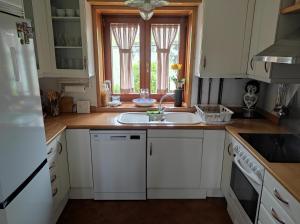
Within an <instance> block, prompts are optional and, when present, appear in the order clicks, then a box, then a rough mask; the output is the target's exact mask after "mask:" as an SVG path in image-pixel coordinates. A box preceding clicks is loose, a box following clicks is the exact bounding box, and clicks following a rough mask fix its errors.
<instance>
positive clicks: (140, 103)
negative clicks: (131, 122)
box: [132, 98, 156, 107]
mask: <svg viewBox="0 0 300 224" xmlns="http://www.w3.org/2000/svg"><path fill="white" fill-rule="evenodd" d="M132 102H133V103H134V104H135V106H137V107H151V106H153V105H154V104H155V103H156V100H155V99H151V98H137V99H134V100H132Z"/></svg>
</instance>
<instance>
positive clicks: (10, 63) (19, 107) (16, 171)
mask: <svg viewBox="0 0 300 224" xmlns="http://www.w3.org/2000/svg"><path fill="white" fill-rule="evenodd" d="M23 22H25V21H24V20H22V19H20V18H16V17H14V16H10V15H7V14H3V13H0V58H1V63H0V74H1V75H0V102H1V103H0V142H1V147H0V189H1V191H0V203H1V202H2V201H4V200H5V199H6V198H7V197H8V196H9V195H10V194H12V193H13V192H14V191H15V190H16V189H17V188H18V187H19V186H20V185H21V184H22V183H23V182H24V181H25V180H26V179H27V178H28V177H29V176H30V175H31V174H32V173H33V172H34V171H35V170H36V168H37V167H38V166H39V165H40V164H41V163H42V162H43V161H44V160H45V159H46V145H45V142H46V140H45V131H44V122H43V115H42V107H41V101H40V90H39V84H38V76H37V69H36V62H35V55H34V47H33V41H32V39H29V42H30V43H29V44H21V42H20V38H19V37H18V34H17V23H23Z"/></svg>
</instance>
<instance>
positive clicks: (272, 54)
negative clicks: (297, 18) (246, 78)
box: [253, 29, 300, 64]
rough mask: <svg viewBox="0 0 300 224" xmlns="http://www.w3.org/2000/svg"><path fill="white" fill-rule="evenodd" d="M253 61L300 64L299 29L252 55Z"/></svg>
mask: <svg viewBox="0 0 300 224" xmlns="http://www.w3.org/2000/svg"><path fill="white" fill-rule="evenodd" d="M253 60H255V61H262V62H272V63H283V64H300V29H298V30H297V31H296V32H294V33H292V34H291V35H288V36H287V37H286V38H284V39H281V40H278V41H277V42H276V43H275V44H273V45H272V46H270V47H268V48H267V49H265V50H264V51H262V52H260V53H259V54H258V55H256V56H254V57H253Z"/></svg>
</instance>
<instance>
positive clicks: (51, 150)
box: [47, 147, 53, 155]
mask: <svg viewBox="0 0 300 224" xmlns="http://www.w3.org/2000/svg"><path fill="white" fill-rule="evenodd" d="M52 152H53V148H52V147H51V149H50V151H49V152H48V153H47V154H48V155H50V154H51V153H52Z"/></svg>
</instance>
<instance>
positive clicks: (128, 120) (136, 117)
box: [118, 112, 201, 125]
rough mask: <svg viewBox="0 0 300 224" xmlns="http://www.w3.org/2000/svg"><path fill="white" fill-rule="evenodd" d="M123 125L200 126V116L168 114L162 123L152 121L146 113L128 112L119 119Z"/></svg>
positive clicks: (185, 113) (186, 113)
mask: <svg viewBox="0 0 300 224" xmlns="http://www.w3.org/2000/svg"><path fill="white" fill-rule="evenodd" d="M118 122H119V123H121V124H166V125H168V124H181V125H183V124H185V125H189V124H191V125H192V124H199V123H201V119H200V116H198V115H197V114H194V113H188V112H166V113H164V116H163V119H162V120H160V121H150V119H149V116H148V115H147V113H146V112H128V113H122V114H121V115H120V116H119V117H118Z"/></svg>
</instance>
